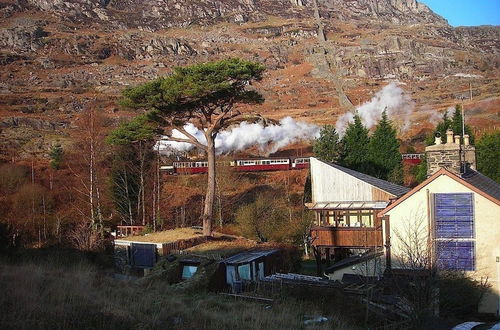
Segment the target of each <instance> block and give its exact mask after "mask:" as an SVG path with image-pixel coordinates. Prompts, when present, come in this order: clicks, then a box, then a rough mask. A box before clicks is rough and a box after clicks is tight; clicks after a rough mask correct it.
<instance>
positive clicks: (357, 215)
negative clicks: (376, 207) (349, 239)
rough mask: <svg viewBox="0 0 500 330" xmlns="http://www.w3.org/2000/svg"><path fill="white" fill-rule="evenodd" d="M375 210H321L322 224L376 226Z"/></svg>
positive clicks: (320, 220) (320, 223) (320, 222)
mask: <svg viewBox="0 0 500 330" xmlns="http://www.w3.org/2000/svg"><path fill="white" fill-rule="evenodd" d="M373 219H374V216H373V210H329V211H320V213H319V225H320V226H336V227H374V221H373Z"/></svg>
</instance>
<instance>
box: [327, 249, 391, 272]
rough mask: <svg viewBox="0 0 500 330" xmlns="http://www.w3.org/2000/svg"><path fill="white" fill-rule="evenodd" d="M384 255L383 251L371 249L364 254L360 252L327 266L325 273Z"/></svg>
mask: <svg viewBox="0 0 500 330" xmlns="http://www.w3.org/2000/svg"><path fill="white" fill-rule="evenodd" d="M383 255H384V252H382V251H370V252H367V253H364V254H359V255H355V256H352V257H348V258H345V259H342V260H340V261H339V262H336V263H334V264H333V265H331V266H330V267H328V268H326V269H325V273H327V274H330V273H333V272H335V271H336V270H339V269H342V268H345V267H349V266H352V265H356V264H359V263H361V262H365V261H368V260H371V259H375V258H378V257H381V256H383Z"/></svg>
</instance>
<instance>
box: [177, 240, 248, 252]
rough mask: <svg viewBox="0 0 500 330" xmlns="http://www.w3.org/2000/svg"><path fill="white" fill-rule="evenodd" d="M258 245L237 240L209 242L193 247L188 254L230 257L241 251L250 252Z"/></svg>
mask: <svg viewBox="0 0 500 330" xmlns="http://www.w3.org/2000/svg"><path fill="white" fill-rule="evenodd" d="M256 245H257V243H256V242H255V241H251V240H248V239H243V238H242V239H236V240H234V241H222V240H221V241H209V242H206V243H203V244H199V245H196V246H193V247H191V248H189V249H187V250H185V252H186V253H188V254H189V253H193V254H200V255H211V254H218V255H221V256H230V255H233V254H236V253H238V252H241V251H245V250H248V249H250V248H253V247H255V246H256Z"/></svg>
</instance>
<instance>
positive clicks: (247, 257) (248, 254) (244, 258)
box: [222, 249, 279, 265]
mask: <svg viewBox="0 0 500 330" xmlns="http://www.w3.org/2000/svg"><path fill="white" fill-rule="evenodd" d="M278 251H279V250H278V249H273V250H252V251H245V252H241V253H238V254H236V255H234V256H232V257H229V258H227V259H224V260H222V262H223V263H225V264H233V265H234V264H244V263H247V262H252V261H254V260H256V259H259V258H261V257H265V256H268V255H271V254H273V253H276V252H278Z"/></svg>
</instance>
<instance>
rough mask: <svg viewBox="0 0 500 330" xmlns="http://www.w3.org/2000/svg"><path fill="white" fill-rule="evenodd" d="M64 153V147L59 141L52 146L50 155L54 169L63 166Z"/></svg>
mask: <svg viewBox="0 0 500 330" xmlns="http://www.w3.org/2000/svg"><path fill="white" fill-rule="evenodd" d="M63 154H64V151H63V148H62V147H61V145H60V144H59V143H57V144H55V145H53V146H52V148H51V149H50V152H49V156H50V166H51V167H52V168H53V169H56V170H58V169H59V167H60V166H61V162H62V159H63Z"/></svg>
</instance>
